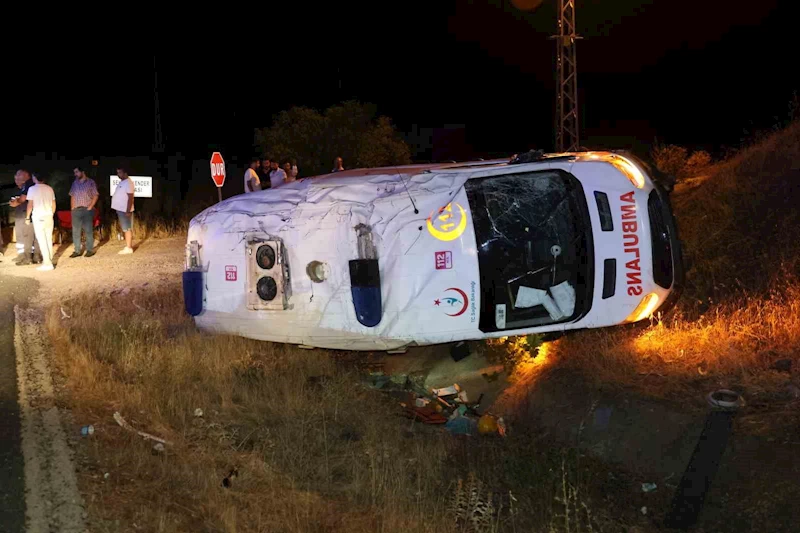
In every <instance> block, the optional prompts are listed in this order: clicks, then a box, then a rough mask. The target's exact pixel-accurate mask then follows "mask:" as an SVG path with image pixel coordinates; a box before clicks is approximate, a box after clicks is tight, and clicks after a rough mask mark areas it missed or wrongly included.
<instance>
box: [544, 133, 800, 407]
mask: <svg viewBox="0 0 800 533" xmlns="http://www.w3.org/2000/svg"><path fill="white" fill-rule="evenodd" d="M707 172H708V175H707V176H706V177H705V178H704V179H703V180H702V181H700V182H699V183H698V184H697V185H696V186H694V187H693V188H691V189H689V190H686V191H684V192H682V193H678V194H677V195H676V198H675V199H674V200H673V204H674V209H675V213H676V218H677V219H678V226H679V232H680V234H681V238H682V240H683V241H684V245H685V247H686V252H687V255H688V256H689V258H690V261H691V263H692V268H691V270H690V271H689V273H688V277H687V290H686V292H685V294H684V297H683V298H682V301H681V302H680V303H679V306H678V308H677V309H676V311H675V312H674V313H673V314H672V315H671V316H670V317H668V318H667V319H666V320H665V321H663V322H656V323H654V324H653V325H651V326H650V327H649V328H646V329H642V328H641V327H633V328H616V329H611V330H599V331H589V332H584V333H578V334H575V335H573V336H570V337H568V338H565V339H563V342H561V343H559V346H558V348H557V349H555V350H553V352H554V354H553V355H554V357H555V358H556V360H557V361H558V363H557V364H558V365H559V366H565V367H569V368H572V369H575V370H578V371H580V372H581V373H583V374H585V376H586V377H587V378H590V379H592V380H595V381H596V382H601V383H604V384H612V385H617V386H622V387H630V388H633V389H635V390H636V391H638V392H640V393H642V394H645V395H650V396H658V397H674V398H676V399H678V398H683V397H685V395H686V394H687V393H688V392H689V391H690V390H694V389H696V388H698V387H700V388H703V389H704V390H707V389H709V388H712V387H714V388H716V387H719V386H729V387H732V388H738V389H739V390H741V391H744V392H746V393H747V394H748V395H749V396H750V397H751V398H763V399H769V398H772V399H778V398H781V397H782V396H784V395H785V388H786V382H787V380H788V379H791V378H790V376H788V375H787V374H785V373H779V372H775V371H771V370H769V367H770V366H771V365H772V364H773V363H774V362H775V361H776V360H779V359H791V360H793V362H794V365H793V366H794V367H797V365H798V364H800V349H798V346H800V304H798V302H800V269H799V268H798V267H800V239H798V238H797V235H798V231H800V122H795V123H794V124H792V125H790V126H789V127H788V128H787V129H785V130H783V131H781V132H778V133H776V134H774V135H772V136H771V137H768V138H766V139H764V140H763V141H762V142H760V143H759V144H756V145H753V146H750V147H748V148H746V149H744V150H743V151H742V152H740V153H739V154H737V155H736V156H734V157H733V158H731V159H730V160H727V161H724V162H722V163H720V164H717V165H715V166H714V167H712V168H711V169H710V170H708V171H707ZM695 392H696V390H695ZM692 397H697V395H696V394H693V395H692Z"/></svg>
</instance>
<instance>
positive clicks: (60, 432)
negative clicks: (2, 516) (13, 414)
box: [14, 306, 87, 533]
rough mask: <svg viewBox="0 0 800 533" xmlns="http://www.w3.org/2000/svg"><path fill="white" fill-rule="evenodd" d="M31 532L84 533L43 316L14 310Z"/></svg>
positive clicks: (83, 520)
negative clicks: (51, 371)
mask: <svg viewBox="0 0 800 533" xmlns="http://www.w3.org/2000/svg"><path fill="white" fill-rule="evenodd" d="M14 317H15V328H14V348H15V350H16V355H17V381H18V387H19V405H20V413H21V424H22V454H23V456H24V458H25V507H26V518H27V533H49V532H50V531H58V532H63V533H83V532H85V531H86V530H87V529H86V525H85V511H84V506H83V500H82V498H81V495H80V492H79V491H78V482H77V478H76V476H75V467H74V465H73V462H72V456H71V451H70V449H69V446H68V444H67V439H66V436H65V434H64V429H63V427H62V426H61V421H60V417H59V413H58V407H57V406H56V405H55V399H56V398H55V393H54V390H53V380H52V377H51V374H50V365H49V363H48V360H47V352H48V349H49V340H48V338H47V333H46V331H45V328H44V316H43V313H42V312H41V311H37V310H33V309H21V308H20V307H19V306H14Z"/></svg>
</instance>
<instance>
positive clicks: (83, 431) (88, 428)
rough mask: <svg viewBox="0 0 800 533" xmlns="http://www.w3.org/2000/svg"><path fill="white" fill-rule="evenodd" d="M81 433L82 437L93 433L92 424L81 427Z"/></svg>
mask: <svg viewBox="0 0 800 533" xmlns="http://www.w3.org/2000/svg"><path fill="white" fill-rule="evenodd" d="M81 435H83V436H84V437H85V436H87V435H94V426H92V425H88V426H83V427H82V428H81Z"/></svg>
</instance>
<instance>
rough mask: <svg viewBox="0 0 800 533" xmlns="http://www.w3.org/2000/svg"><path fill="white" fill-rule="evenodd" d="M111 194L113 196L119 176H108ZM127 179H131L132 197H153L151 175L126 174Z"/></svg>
mask: <svg viewBox="0 0 800 533" xmlns="http://www.w3.org/2000/svg"><path fill="white" fill-rule="evenodd" d="M110 178H111V181H110V186H109V189H111V196H114V191H116V190H117V184H118V183H119V181H120V180H119V176H110ZM128 179H129V180H133V185H134V187H135V188H134V192H133V197H134V198H152V197H153V176H128Z"/></svg>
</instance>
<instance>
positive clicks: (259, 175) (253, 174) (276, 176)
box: [244, 157, 344, 193]
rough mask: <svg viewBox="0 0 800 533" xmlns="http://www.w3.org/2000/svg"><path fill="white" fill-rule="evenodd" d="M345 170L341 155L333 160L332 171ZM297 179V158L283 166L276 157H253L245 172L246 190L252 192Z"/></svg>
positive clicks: (272, 187)
mask: <svg viewBox="0 0 800 533" xmlns="http://www.w3.org/2000/svg"><path fill="white" fill-rule="evenodd" d="M342 170H344V164H343V162H342V158H341V157H337V158H336V159H334V161H333V170H331V172H340V171H342ZM293 181H297V162H296V161H295V160H293V159H292V160H290V161H285V162H284V163H283V168H281V167H280V166H279V165H278V161H277V160H276V159H272V158H270V157H253V158H252V159H251V160H250V166H249V167H248V168H247V170H245V172H244V192H245V193H251V192H256V191H262V190H264V189H274V188H276V187H280V186H281V185H283V184H284V183H291V182H293Z"/></svg>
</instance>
